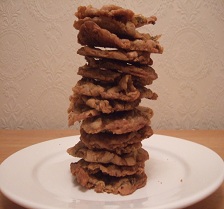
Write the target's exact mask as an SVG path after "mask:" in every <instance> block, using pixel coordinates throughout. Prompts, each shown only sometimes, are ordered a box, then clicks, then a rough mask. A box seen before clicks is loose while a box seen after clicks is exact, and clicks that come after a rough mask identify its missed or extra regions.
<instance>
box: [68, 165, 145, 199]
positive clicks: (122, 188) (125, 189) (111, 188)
mask: <svg viewBox="0 0 224 209" xmlns="http://www.w3.org/2000/svg"><path fill="white" fill-rule="evenodd" d="M71 173H72V174H73V175H74V176H75V178H76V181H77V182H78V183H79V184H80V185H81V186H83V187H85V188H87V189H94V190H95V191H96V192H98V193H102V192H107V193H113V194H120V195H129V194H132V193H133V192H135V191H136V190H137V189H140V188H142V187H144V186H145V185H146V182H147V176H146V174H145V172H142V173H141V174H134V175H130V176H124V177H114V176H110V175H108V174H103V173H102V172H100V171H99V172H97V173H95V174H91V173H89V172H88V170H87V169H85V168H83V167H81V166H80V164H76V163H71Z"/></svg>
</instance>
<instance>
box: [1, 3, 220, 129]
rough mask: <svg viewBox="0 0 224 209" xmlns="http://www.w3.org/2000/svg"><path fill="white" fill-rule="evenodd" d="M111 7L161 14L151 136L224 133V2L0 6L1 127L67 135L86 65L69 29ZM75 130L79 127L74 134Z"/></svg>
mask: <svg viewBox="0 0 224 209" xmlns="http://www.w3.org/2000/svg"><path fill="white" fill-rule="evenodd" d="M107 3H110V4H111V3H113V4H117V5H121V6H124V7H127V8H130V9H133V10H134V11H135V12H136V13H142V14H143V15H145V16H150V15H156V16H157V17H158V21H157V23H156V25H155V26H148V27H144V28H142V31H144V32H146V31H147V32H149V33H151V34H154V35H155V34H162V38H161V40H160V42H161V44H162V45H163V46H164V47H165V51H164V54H162V55H152V58H153V59H154V65H153V66H154V68H155V70H156V72H157V73H158V75H159V78H158V80H156V81H155V82H154V83H153V85H152V86H151V88H152V90H154V91H155V92H157V93H158V95H159V98H158V100H157V101H146V100H144V101H143V104H144V105H148V106H150V107H152V108H153V110H154V112H155V115H154V118H153V120H152V126H153V128H154V129H171V128H172V129H223V128H224V12H223V11H224V1H223V0H198V1H192V0H188V1H186V0H180V1H179V0H176V1H175V0H173V1H172V0H140V1H130V0H126V1H118V0H111V1H109V0H99V1H95V0H94V1H93V0H92V1H90V0H89V1H85V0H84V1H83V0H82V1H81V0H78V1H75V0H73V1H72V0H63V1H62V0H61V1H50V0H38V1H31V0H23V1H22V0H18V1H13V0H11V1H10V0H4V1H0V91H1V92H0V128H1V129H5V128H7V129H64V128H67V113H66V110H67V107H68V105H69V101H68V97H69V95H70V94H71V87H72V86H73V85H74V84H75V83H76V82H77V80H78V79H79V78H80V77H79V76H77V75H76V71H77V68H78V67H79V66H81V65H83V64H84V59H83V58H82V57H80V56H78V55H76V50H77V49H78V48H79V47H80V46H79V45H78V44H77V43H76V35H77V31H75V29H73V27H72V24H73V21H74V19H75V17H74V15H73V14H74V12H75V11H76V9H77V6H78V5H88V4H92V5H93V6H96V7H99V6H102V5H103V4H107ZM77 127H78V124H77V125H76V127H75V128H77Z"/></svg>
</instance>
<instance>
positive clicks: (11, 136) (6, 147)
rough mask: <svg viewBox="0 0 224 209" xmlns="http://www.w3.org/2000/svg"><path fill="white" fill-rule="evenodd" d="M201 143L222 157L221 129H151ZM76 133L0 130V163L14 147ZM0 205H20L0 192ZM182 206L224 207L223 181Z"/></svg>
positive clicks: (4, 208) (8, 208)
mask: <svg viewBox="0 0 224 209" xmlns="http://www.w3.org/2000/svg"><path fill="white" fill-rule="evenodd" d="M154 133H155V134H162V135H166V136H174V137H178V138H183V139H186V140H189V141H193V142H196V143H199V144H202V145H204V146H206V147H208V148H210V149H212V150H213V151H215V152H216V153H217V154H218V155H220V157H221V158H222V159H224V130H155V131H154ZM77 134H79V132H78V131H76V130H0V163H2V162H3V160H4V159H6V158H7V157H9V156H10V155H11V154H13V153H15V152H16V151H18V150H20V149H22V148H25V147H28V146H30V145H32V144H36V143H39V142H43V141H47V140H50V139H55V138H60V137H65V136H72V135H77ZM0 209H24V208H23V207H21V206H19V205H17V204H15V203H13V202H12V201H10V200H9V199H8V198H7V197H5V196H4V195H3V194H2V193H0ZM186 209H224V183H223V184H222V185H221V186H220V187H219V188H218V189H217V190H216V191H215V192H214V193H213V194H211V195H210V196H209V197H207V198H205V199H204V200H202V201H200V202H198V203H196V204H194V205H192V206H190V207H187V208H186Z"/></svg>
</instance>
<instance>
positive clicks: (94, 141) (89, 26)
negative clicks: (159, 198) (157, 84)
mask: <svg viewBox="0 0 224 209" xmlns="http://www.w3.org/2000/svg"><path fill="white" fill-rule="evenodd" d="M75 15H76V17H77V18H78V20H76V21H75V22H74V27H75V28H76V29H77V30H79V33H78V43H79V44H81V45H82V47H81V48H80V49H79V50H78V51H77V53H78V54H79V55H82V56H84V57H85V59H86V64H85V65H84V66H81V67H79V69H78V75H80V76H82V78H81V80H79V81H78V82H77V84H76V85H75V86H74V87H73V89H72V91H73V94H72V95H71V96H70V106H69V108H68V114H69V117H68V121H69V125H73V124H74V123H75V122H77V121H80V122H81V124H80V141H79V142H78V143H77V144H75V145H74V147H71V148H69V149H68V150H67V151H68V153H69V154H70V155H72V156H74V157H78V158H81V159H80V160H79V161H78V162H74V163H71V173H72V174H73V175H74V176H75V178H76V181H77V182H78V183H79V184H80V185H82V186H83V187H86V188H88V189H91V188H92V189H94V190H95V191H96V192H107V193H113V194H121V195H128V194H131V193H133V192H134V191H135V190H137V189H139V188H141V187H143V186H145V184H146V181H147V176H146V174H145V170H144V167H145V161H146V160H148V159H149V155H148V152H147V151H146V150H144V149H143V148H142V143H141V142H142V140H143V139H146V138H148V137H150V136H151V135H152V134H153V131H152V129H151V127H150V119H151V117H152V115H153V111H152V110H151V109H150V108H148V107H142V106H140V105H139V104H140V102H141V99H143V98H146V99H151V100H155V99H156V98H157V94H156V93H154V92H152V91H151V90H150V89H149V88H147V85H150V84H152V82H153V81H154V80H155V79H157V74H156V72H155V71H154V69H153V68H152V67H151V65H152V64H153V61H152V59H151V57H150V55H151V53H162V52H163V48H162V47H161V46H160V44H159V42H158V38H159V36H151V35H150V34H145V33H140V32H138V31H137V28H139V27H141V26H143V25H146V24H155V21H156V17H155V16H151V17H149V18H146V17H144V16H142V15H136V14H134V12H132V11H131V10H128V9H124V8H121V7H118V6H115V5H108V6H103V7H102V8H101V9H96V8H93V7H92V6H87V7H86V6H81V7H79V8H78V11H77V12H76V13H75Z"/></svg>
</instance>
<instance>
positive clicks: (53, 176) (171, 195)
mask: <svg viewBox="0 0 224 209" xmlns="http://www.w3.org/2000/svg"><path fill="white" fill-rule="evenodd" d="M78 140H79V136H71V137H64V138H59V139H54V140H50V141H46V142H43V143H39V144H36V145H33V146H30V147H27V148H25V149H23V150H21V151H18V152H16V153H15V154H13V155H11V156H10V157H9V158H7V159H6V160H5V161H4V162H3V163H2V164H1V166H0V188H1V191H2V193H4V194H5V195H6V196H7V197H8V198H9V199H11V200H12V201H14V202H16V203H18V204H19V205H22V206H24V207H28V208H36V209H87V208H91V209H120V208H122V209H128V208H135V209H142V208H150V209H164V208H166V209H169V208H181V207H186V206H189V205H191V204H193V203H195V202H198V201H200V200H202V199H203V198H205V197H207V196H208V195H210V194H211V193H212V192H214V191H215V190H216V189H217V188H218V187H219V186H220V185H221V184H222V182H223V179H224V164H223V160H222V159H221V158H220V157H219V156H218V155H217V154H216V153H215V152H213V151H212V150H210V149H208V148H206V147H204V146H202V145H199V144H196V143H193V142H189V141H186V140H183V139H179V138H174V137H168V136H162V135H153V136H152V137H150V138H149V139H146V140H144V141H143V147H144V148H145V149H146V150H147V151H148V152H149V154H150V160H149V161H147V163H146V173H147V175H148V182H147V185H146V186H145V187H144V188H142V189H139V190H137V191H136V192H135V193H133V194H131V195H128V196H120V195H113V194H105V193H103V194H101V193H95V192H94V191H93V190H85V189H82V188H81V187H80V186H78V185H77V184H76V183H75V182H74V180H73V178H72V176H71V174H70V170H69V166H70V163H71V162H74V161H77V159H78V158H74V157H71V156H69V155H68V154H67V153H66V149H67V148H69V147H71V146H73V145H74V144H76V143H77V141H78Z"/></svg>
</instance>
